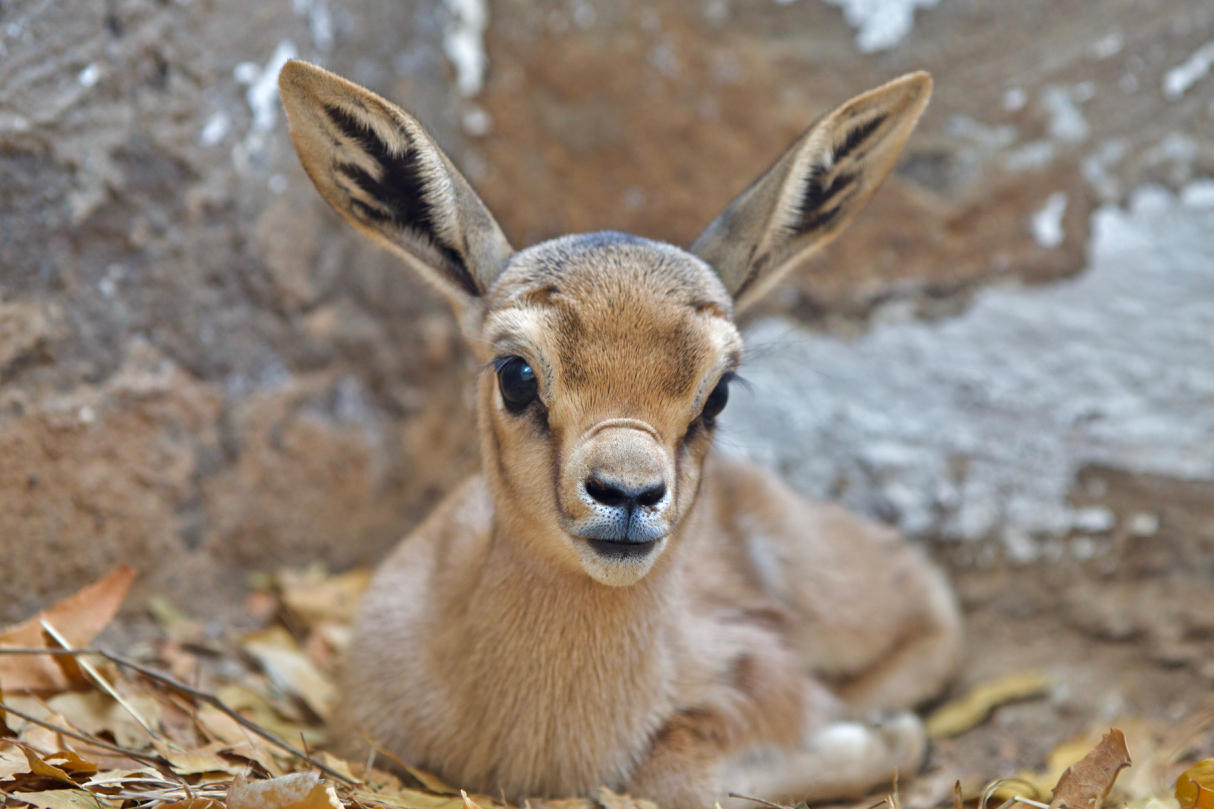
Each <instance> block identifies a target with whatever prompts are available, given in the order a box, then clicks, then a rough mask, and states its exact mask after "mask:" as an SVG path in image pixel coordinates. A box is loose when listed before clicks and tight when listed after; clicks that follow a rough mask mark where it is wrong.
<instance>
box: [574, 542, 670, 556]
mask: <svg viewBox="0 0 1214 809" xmlns="http://www.w3.org/2000/svg"><path fill="white" fill-rule="evenodd" d="M583 539H585V540H586V544H588V545H589V546H590V547H591V548H593V549H594V552H595V553H597V554H598V555H599V556H604V557H607V558H609V559H621V560H623V559H636V558H639V557H642V556H648V555H649V554H650V553H651V552H652V551H653V549H654V548H656V547H657V546H658V543H659V542H661V541H662V540H661V539H660V538H659V539H651V540H648V541H644V542H628V541H627V540H624V541H619V540H614V539H590V538H589V537H583Z"/></svg>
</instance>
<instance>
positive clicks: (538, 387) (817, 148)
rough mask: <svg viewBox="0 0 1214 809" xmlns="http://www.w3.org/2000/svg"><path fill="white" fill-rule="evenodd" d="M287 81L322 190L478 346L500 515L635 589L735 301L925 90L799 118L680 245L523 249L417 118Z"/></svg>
mask: <svg viewBox="0 0 1214 809" xmlns="http://www.w3.org/2000/svg"><path fill="white" fill-rule="evenodd" d="M279 85H280V87H281V90H282V98H283V103H284V104H285V106H286V109H287V115H288V117H289V118H290V121H291V135H292V138H293V139H294V141H295V147H296V150H297V151H298V152H299V156H300V159H301V160H302V161H303V165H304V168H305V169H306V170H307V172H308V174H309V176H311V178H312V181H313V182H314V183H315V184H316V187H317V189H319V191H320V193H321V195H322V196H324V198H325V200H327V201H328V203H329V204H330V205H332V206H333V208H334V209H335V210H337V212H338V213H340V214H341V215H342V216H343V217H345V219H346V220H347V221H349V222H350V223H351V224H352V225H354V226H355V227H356V228H358V229H359V230H360V231H362V232H363V233H365V234H367V235H368V236H370V237H371V238H373V239H374V240H376V241H377V242H379V243H380V244H382V245H383V246H385V247H387V248H388V249H389V250H391V251H392V252H394V253H395V254H397V255H398V256H400V257H401V258H402V259H403V260H404V261H405V263H406V264H409V265H410V266H412V267H413V268H414V269H415V270H416V271H418V272H419V273H421V274H422V275H423V276H424V277H425V278H426V279H427V280H428V281H429V282H430V283H431V284H433V285H434V286H435V287H437V289H438V290H439V291H440V292H442V293H443V294H444V295H445V296H446V297H447V299H448V300H449V301H450V302H451V305H452V307H453V308H454V309H455V313H456V316H457V318H458V319H459V322H460V326H461V328H462V330H463V332H464V335H465V336H466V337H467V338H468V340H469V343H470V344H471V346H472V351H473V353H474V355H475V356H476V357H477V358H478V360H480V361H481V362H482V363H483V366H484V368H485V373H484V374H483V375H482V378H481V379H480V386H479V390H478V401H479V410H480V424H481V433H482V450H483V454H484V458H483V461H484V468H485V473H486V476H487V477H488V479H489V481H490V484H491V486H492V489H493V494H494V499H495V510H496V511H495V514H496V519H497V520H498V522H499V524H501V526H502V528H503V530H506V531H509V532H510V533H511V535H512V536H515V537H519V538H521V539H522V540H523V541H526V542H529V543H531V545H532V550H533V551H534V552H535V553H537V554H540V555H543V556H545V557H547V558H550V559H553V560H555V561H557V562H558V563H560V564H564V565H567V566H571V567H572V568H574V569H581V570H584V571H585V572H586V573H587V574H589V575H590V576H591V577H593V578H594V579H596V580H597V581H599V582H602V583H604V584H609V585H617V586H619V585H629V584H633V583H635V582H636V581H637V580H639V579H640V578H641V577H642V576H644V575H645V574H646V573H647V572H648V571H649V570H650V568H651V567H652V566H653V564H654V562H655V561H656V560H657V559H658V558H659V557H660V556H661V555H662V553H663V552H664V551H665V550H666V548H667V545H668V544H669V543H670V542H672V541H677V538H678V536H679V532H678V530H677V529H678V526H679V524H680V521H681V520H682V519H683V517H685V516H686V514H687V512H688V510H689V509H690V508H691V506H692V504H693V502H694V501H695V497H696V492H697V490H698V488H699V481H700V473H701V470H702V468H703V462H704V456H705V454H706V453H707V451H708V448H709V445H710V444H711V443H712V436H713V430H714V428H715V425H716V420H717V416H718V415H719V414H720V412H721V410H722V408H724V407H725V404H726V402H727V401H728V399H729V383H730V380H731V379H732V377H733V375H734V372H735V370H736V369H737V367H738V364H739V363H740V362H741V359H742V340H741V337H740V336H739V334H738V331H737V328H736V327H735V326H734V323H733V315H734V312H735V311H737V310H738V309H740V308H742V307H745V306H746V305H748V304H749V303H751V302H753V301H755V300H756V299H758V298H759V297H760V296H762V295H763V294H764V293H765V292H766V291H767V290H768V289H770V288H771V286H772V285H773V284H775V283H776V281H778V280H779V279H780V278H781V277H782V276H783V275H784V274H785V273H786V272H787V271H789V270H790V269H792V268H793V267H794V266H796V265H797V264H798V263H799V262H800V261H802V260H803V259H804V258H805V257H806V255H807V254H809V253H810V252H811V251H813V250H815V249H817V248H819V247H821V246H822V245H824V244H826V243H827V242H829V241H830V240H831V239H833V238H834V237H835V236H836V235H838V234H839V232H840V231H841V230H842V229H843V228H844V227H845V226H846V225H847V224H848V223H849V222H850V221H851V219H852V218H853V217H854V216H855V214H856V213H857V212H858V211H859V210H860V208H861V207H863V205H864V203H865V202H867V200H868V199H869V197H870V196H872V193H873V192H874V191H875V190H876V188H877V187H878V186H879V185H880V184H881V182H882V180H884V179H885V176H886V175H887V174H888V173H889V171H890V169H891V168H892V167H893V164H894V161H895V160H896V158H897V156H898V154H899V152H900V151H901V149H902V144H903V143H904V142H905V141H906V138H907V137H908V136H909V135H910V131H911V129H912V128H913V127H914V125H915V122H916V120H918V118H919V115H920V114H921V113H922V111H923V108H924V107H925V106H926V105H927V100H928V96H929V95H930V92H931V80H930V79H929V78H928V76H927V74H926V73H913V74H910V75H907V76H903V77H902V78H899V79H896V80H894V81H892V82H890V83H889V84H886V85H884V86H882V87H879V88H877V89H876V90H872V91H870V92H868V93H865V94H864V95H861V96H859V97H857V98H855V99H853V100H851V101H849V102H848V103H847V104H845V105H843V106H842V107H840V108H839V109H837V110H835V111H834V112H832V113H831V114H830V115H827V116H826V117H825V118H823V119H822V120H820V121H819V122H818V123H817V124H815V125H814V126H813V127H811V128H810V129H809V131H808V132H806V133H805V134H804V135H803V136H802V137H801V138H800V139H799V140H798V141H797V142H796V143H795V144H793V146H792V147H791V148H790V149H789V150H788V151H787V152H786V153H785V154H784V156H783V157H781V158H780V160H779V161H778V162H777V163H776V164H775V166H773V167H772V168H771V169H770V170H769V171H768V172H767V173H766V174H764V175H763V176H762V177H761V178H759V180H758V181H756V182H755V183H754V184H753V185H751V186H750V188H748V189H747V190H746V191H745V192H743V193H742V195H741V196H739V197H738V198H737V199H736V200H734V202H733V203H732V204H730V206H729V207H728V208H727V209H726V210H725V212H724V213H722V214H721V215H720V216H719V217H718V218H717V219H716V220H715V221H714V222H713V223H712V224H711V225H709V226H708V229H707V230H706V231H705V232H704V233H703V235H701V236H700V238H699V239H697V240H696V242H695V244H694V245H692V247H691V250H690V252H688V251H684V250H681V249H679V248H677V247H673V246H671V245H667V244H661V243H658V242H653V241H649V240H647V239H641V238H638V237H634V236H626V235H623V234H618V233H594V234H588V235H580V236H566V237H563V238H560V239H554V240H552V241H548V242H543V243H541V244H538V245H535V246H533V247H529V248H527V249H525V250H521V251H519V252H515V251H514V250H513V249H512V248H511V246H510V244H509V243H508V242H507V241H506V237H505V236H504V235H503V233H502V231H501V228H499V227H498V225H497V223H496V222H495V221H494V219H493V216H492V215H491V214H490V213H489V211H488V209H487V208H486V207H485V205H484V203H483V202H481V200H480V198H479V197H477V195H476V193H475V192H474V191H473V190H472V187H471V186H470V185H469V184H468V182H467V181H466V180H465V179H464V178H463V176H461V175H460V173H459V172H458V171H457V170H456V168H455V167H454V166H453V165H452V164H451V161H450V160H449V159H448V158H447V156H446V155H445V154H443V152H442V151H441V150H440V149H439V148H438V146H437V145H436V144H435V143H434V141H433V140H432V139H431V138H430V137H429V135H427V134H426V132H425V131H424V130H423V129H422V127H421V126H420V125H419V124H418V123H417V121H415V120H414V119H413V118H411V117H410V116H409V115H407V114H406V113H405V112H403V111H402V110H401V109H400V108H398V107H396V106H394V105H393V104H390V103H389V102H387V101H385V100H384V99H382V98H380V97H379V96H377V95H375V94H374V93H371V92H369V91H368V90H365V89H363V88H361V87H358V86H356V85H354V84H351V83H350V82H347V81H345V80H343V79H341V78H338V77H337V76H334V75H333V74H331V73H329V72H327V71H325V70H322V69H320V68H318V67H314V66H312V65H309V64H306V63H303V62H294V61H293V62H289V63H287V66H286V67H285V68H283V71H282V74H281V77H280V79H279Z"/></svg>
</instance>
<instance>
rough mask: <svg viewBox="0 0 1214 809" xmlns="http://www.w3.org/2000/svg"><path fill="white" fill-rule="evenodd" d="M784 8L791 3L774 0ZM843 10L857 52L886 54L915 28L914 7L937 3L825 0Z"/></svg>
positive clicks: (930, 0)
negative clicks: (854, 37) (851, 29)
mask: <svg viewBox="0 0 1214 809" xmlns="http://www.w3.org/2000/svg"><path fill="white" fill-rule="evenodd" d="M776 2H777V3H779V4H780V5H788V4H789V3H792V2H794V0H776ZM826 2H827V3H830V4H831V5H832V6H838V7H839V8H841V9H843V18H844V19H845V20H847V22H848V24H850V25H851V26H852V27H853V28H855V29H856V47H857V48H859V49H860V52H861V53H874V52H876V51H886V50H889V49H890V48H892V47H894V46H895V45H897V44H898V43H899V42H901V41H902V40H903V39H905V38H906V35H907V34H909V33H910V32H911V28H913V27H914V25H915V9H916V8H933V7H934V6H936V5H937V4H939V2H940V0H826Z"/></svg>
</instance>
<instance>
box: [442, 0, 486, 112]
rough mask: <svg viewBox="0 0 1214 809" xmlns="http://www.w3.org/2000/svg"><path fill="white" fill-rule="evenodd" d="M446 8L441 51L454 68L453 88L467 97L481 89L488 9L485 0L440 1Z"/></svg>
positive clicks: (483, 79)
mask: <svg viewBox="0 0 1214 809" xmlns="http://www.w3.org/2000/svg"><path fill="white" fill-rule="evenodd" d="M443 5H444V6H446V7H447V29H446V31H444V32H443V51H444V52H445V53H446V54H447V58H448V59H450V60H451V65H452V66H453V67H454V68H455V86H456V88H457V89H458V90H459V92H460V94H461V95H463V96H464V97H465V98H471V97H473V96H475V95H476V94H477V93H479V92H480V91H481V88H483V87H484V86H485V71H486V70H487V69H488V67H489V56H488V55H487V54H486V53H485V29H486V28H487V27H488V26H489V7H488V5H487V4H486V2H485V0H443Z"/></svg>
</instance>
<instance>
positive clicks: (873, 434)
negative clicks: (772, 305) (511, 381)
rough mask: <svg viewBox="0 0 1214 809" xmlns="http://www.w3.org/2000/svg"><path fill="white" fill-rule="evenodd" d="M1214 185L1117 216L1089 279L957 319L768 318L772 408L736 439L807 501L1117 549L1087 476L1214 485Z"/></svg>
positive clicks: (763, 392) (998, 300)
mask: <svg viewBox="0 0 1214 809" xmlns="http://www.w3.org/2000/svg"><path fill="white" fill-rule="evenodd" d="M1211 190H1214V183H1210V182H1208V181H1206V182H1203V183H1202V184H1200V185H1193V186H1190V187H1189V188H1186V189H1185V191H1184V193H1183V194H1182V197H1181V198H1180V199H1177V198H1175V197H1174V196H1173V195H1172V194H1170V193H1169V192H1168V191H1166V190H1164V189H1162V188H1158V187H1145V188H1143V189H1140V190H1139V191H1137V192H1135V194H1134V195H1133V197H1132V199H1131V203H1130V208H1129V210H1128V211H1125V210H1122V209H1120V208H1117V207H1114V206H1106V207H1102V208H1100V209H1099V210H1098V211H1097V212H1096V214H1095V215H1094V216H1093V227H1092V231H1093V238H1092V244H1091V247H1090V250H1089V253H1090V256H1091V262H1092V263H1091V267H1090V268H1089V269H1088V270H1087V271H1086V272H1085V273H1084V274H1082V275H1081V276H1079V277H1078V278H1075V279H1073V280H1068V281H1063V282H1059V283H1056V284H1053V285H1050V286H1048V287H1029V288H1010V289H1009V288H993V289H985V290H983V291H981V292H979V293H977V294H975V295H974V297H973V300H972V301H971V303H970V306H969V308H968V309H967V310H966V311H965V312H964V313H963V314H960V315H957V316H955V317H952V318H947V319H943V320H939V321H935V322H924V321H921V320H917V319H915V318H914V317H913V314H912V312H911V309H910V307H909V306H908V305H906V304H889V305H886V307H884V308H883V309H882V310H881V311H880V313H879V316H878V317H877V322H876V323H875V324H874V325H873V327H872V330H871V331H870V332H869V333H868V334H865V335H863V336H860V337H857V338H854V339H846V338H840V337H837V336H829V335H814V334H811V333H807V332H804V331H801V330H799V329H797V328H795V327H790V325H789V324H788V323H787V322H784V321H780V320H776V319H772V320H767V321H763V322H761V323H759V324H756V326H755V327H754V329H753V330H752V331H751V333H750V334H749V337H748V343H749V345H750V347H751V349H752V351H751V353H752V356H753V359H752V360H751V362H750V363H749V364H748V365H747V367H746V368H745V369H744V375H745V376H746V377H747V378H748V379H749V380H750V383H751V385H752V386H753V395H751V396H747V395H745V394H742V395H739V396H738V397H736V399H735V401H734V402H732V403H731V406H730V410H729V412H728V413H727V414H723V415H722V427H723V429H724V430H725V435H724V441H723V442H724V443H725V444H726V445H727V446H731V447H732V448H734V449H735V450H738V449H740V450H741V451H743V452H745V453H746V454H749V455H751V456H752V457H755V458H756V459H757V460H760V461H761V462H763V463H765V464H767V465H768V466H771V467H774V468H777V469H779V470H781V471H782V472H783V473H784V474H785V475H786V477H787V478H788V479H789V480H790V481H792V482H793V483H794V485H796V486H798V487H799V488H801V489H802V490H804V491H807V492H809V493H812V494H814V495H816V496H819V497H833V498H840V499H841V500H842V501H843V502H845V503H847V504H848V505H850V506H852V507H853V508H856V509H858V510H860V511H864V512H867V513H870V514H873V515H875V516H879V517H881V518H882V519H884V520H886V521H889V522H893V523H895V524H897V525H899V526H900V527H901V528H902V529H903V530H905V531H907V532H909V533H911V534H914V535H919V536H929V537H942V538H946V539H953V540H958V541H963V542H966V541H968V542H969V543H971V549H970V550H971V552H972V551H973V547H972V546H973V545H976V544H977V543H978V541H980V540H985V539H997V540H999V546H1000V547H1001V548H1002V549H1003V550H1004V551H1005V553H1006V554H1007V556H1009V557H1010V558H1012V559H1013V560H1015V561H1020V562H1027V561H1035V560H1036V559H1038V558H1040V556H1041V555H1042V553H1043V550H1044V548H1045V547H1046V546H1047V545H1049V544H1050V543H1057V541H1058V540H1062V539H1064V538H1068V537H1070V538H1073V537H1076V536H1080V537H1086V538H1087V539H1086V544H1075V545H1073V546H1072V547H1071V549H1070V550H1071V551H1072V552H1074V553H1077V554H1081V555H1082V554H1086V556H1089V557H1090V556H1092V555H1094V554H1097V553H1100V552H1102V551H1105V552H1107V551H1108V550H1109V547H1108V545H1109V537H1110V536H1111V534H1112V533H1113V531H1114V529H1115V528H1117V526H1118V522H1119V520H1126V519H1129V518H1130V516H1131V512H1129V510H1128V509H1127V508H1126V506H1125V505H1124V504H1123V503H1120V502H1118V500H1117V499H1116V498H1114V499H1112V500H1107V499H1105V498H1104V496H1103V493H1097V496H1095V497H1087V498H1084V499H1083V501H1082V502H1081V503H1080V504H1078V505H1077V504H1076V503H1074V502H1072V499H1071V498H1072V497H1073V496H1074V489H1075V484H1076V481H1077V479H1078V476H1079V473H1080V472H1081V471H1082V470H1084V469H1086V468H1088V467H1091V466H1101V467H1105V468H1108V469H1112V470H1120V471H1122V472H1125V473H1135V474H1142V475H1152V476H1156V477H1163V478H1171V479H1173V480H1176V481H1189V482H1203V483H1205V484H1206V486H1207V487H1214V350H1212V349H1214V260H1212V258H1211V246H1212V237H1211V234H1214V204H1211V195H1210V193H1209V192H1210V191H1211ZM1204 511H1205V520H1206V527H1205V528H1204V529H1203V530H1204V531H1205V532H1207V533H1208V532H1209V530H1210V529H1211V528H1214V506H1210V507H1208V508H1206V509H1205V510H1204ZM1138 524H1139V526H1145V527H1139V528H1137V529H1136V530H1135V532H1136V533H1138V534H1145V535H1148V536H1149V535H1151V534H1152V533H1153V532H1152V530H1151V528H1150V521H1149V519H1148V520H1147V521H1146V522H1144V521H1143V520H1141V519H1140V520H1138ZM1186 533H1188V532H1186Z"/></svg>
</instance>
